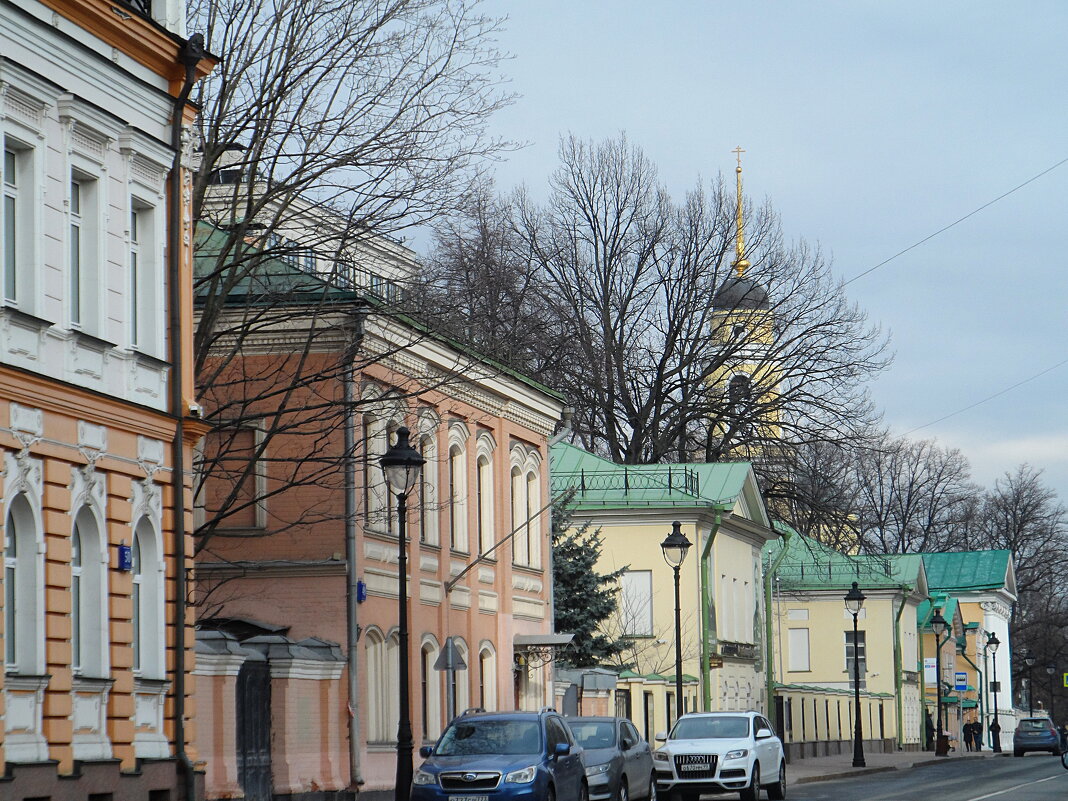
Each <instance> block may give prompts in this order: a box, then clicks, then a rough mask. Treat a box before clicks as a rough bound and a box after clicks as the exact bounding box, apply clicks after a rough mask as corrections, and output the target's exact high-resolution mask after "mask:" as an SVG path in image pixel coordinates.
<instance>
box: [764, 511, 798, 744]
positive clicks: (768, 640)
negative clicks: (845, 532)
mask: <svg viewBox="0 0 1068 801" xmlns="http://www.w3.org/2000/svg"><path fill="white" fill-rule="evenodd" d="M781 536H782V548H781V549H780V550H779V555H778V556H776V557H775V561H774V562H772V563H771V565H770V566H769V567H768V569H767V572H766V573H764V651H765V653H766V657H765V659H764V682H765V688H764V689H765V691H766V693H767V698H768V700H767V715H768V717H771V716H772V715H774V714H775V664H774V662H775V646H774V642H773V640H772V637H773V636H774V634H775V632H774V630H773V628H772V626H773V624H772V603H773V601H772V596H771V583H772V581H774V580H775V574H776V573H777V572H778V571H779V566H780V565H781V564H782V561H783V559H785V558H786V553H787V551H788V550H789V548H790V542H791V540H792V538H793V536H794V534H793V532H792V531H789V530H787V531H783V532H782V534H781ZM775 722H776V724H777V725H778V729H779V733H780V734H782V731H783V723H784V721H781V720H779V719H778V717H776V719H775Z"/></svg>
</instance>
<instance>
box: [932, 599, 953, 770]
mask: <svg viewBox="0 0 1068 801" xmlns="http://www.w3.org/2000/svg"><path fill="white" fill-rule="evenodd" d="M947 627H948V624H947V623H946V619H945V618H944V617H942V610H941V609H935V613H934V617H932V618H931V631H933V632H934V636H935V703H936V704H937V705H938V723H937V726H936V730H935V756H949V741H948V740H947V739H946V737H945V735H944V734H943V733H942V634H943V632H945V630H946V628H947Z"/></svg>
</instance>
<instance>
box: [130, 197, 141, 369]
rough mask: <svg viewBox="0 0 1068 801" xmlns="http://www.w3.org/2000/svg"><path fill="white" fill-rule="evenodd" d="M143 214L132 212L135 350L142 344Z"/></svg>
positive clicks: (136, 210)
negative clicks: (139, 228) (141, 236)
mask: <svg viewBox="0 0 1068 801" xmlns="http://www.w3.org/2000/svg"><path fill="white" fill-rule="evenodd" d="M141 214H142V212H141V211H140V210H139V209H131V210H130V345H132V346H133V347H135V348H136V347H137V346H138V345H139V344H141V319H140V315H139V307H140V305H141V275H140V273H139V270H140V268H141V265H140V264H139V261H140V258H141V240H140V234H139V232H138V227H139V223H140V221H141V220H140V217H141Z"/></svg>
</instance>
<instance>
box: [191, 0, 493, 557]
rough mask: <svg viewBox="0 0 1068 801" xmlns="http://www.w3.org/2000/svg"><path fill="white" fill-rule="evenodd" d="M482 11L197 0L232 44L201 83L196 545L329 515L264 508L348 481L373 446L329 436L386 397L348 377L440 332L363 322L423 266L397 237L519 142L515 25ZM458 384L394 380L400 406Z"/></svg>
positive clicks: (380, 312) (391, 1) (196, 188)
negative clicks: (497, 126) (508, 127)
mask: <svg viewBox="0 0 1068 801" xmlns="http://www.w3.org/2000/svg"><path fill="white" fill-rule="evenodd" d="M477 6H478V3H477V2H474V1H469V0H385V2H373V1H372V0H344V2H342V1H341V0H315V2H302V1H301V0H254V2H245V0H196V2H193V3H191V4H190V26H191V29H193V30H198V31H203V32H204V34H205V36H206V38H207V42H208V46H209V48H210V49H211V50H212V51H213V52H216V53H219V54H221V56H222V63H221V64H220V67H219V69H218V71H217V72H215V73H214V74H213V76H212V79H211V80H210V81H207V82H202V83H201V84H199V86H198V92H199V95H198V97H197V98H196V100H197V101H198V102H199V104H200V106H201V114H200V116H199V117H198V120H197V123H196V128H197V132H198V134H199V143H198V144H199V150H200V156H201V163H200V167H199V170H198V171H197V173H196V176H195V179H194V182H193V185H192V187H191V191H192V200H193V210H194V216H195V220H196V235H195V246H196V270H195V285H194V292H195V295H196V299H197V318H196V327H195V342H194V347H195V364H194V369H195V371H196V379H197V383H198V390H199V395H200V398H201V399H202V401H203V405H204V419H205V421H206V422H207V423H208V425H209V426H210V427H211V431H210V432H209V434H208V436H207V437H206V438H205V447H204V451H203V454H202V459H201V462H200V480H199V483H198V486H197V488H196V493H197V497H198V502H199V503H200V504H201V506H202V509H203V519H202V520H201V521H200V524H199V525H198V529H197V530H198V535H199V538H198V539H199V545H198V548H204V547H207V546H208V543H209V542H210V541H211V539H212V538H213V537H217V536H221V535H223V534H225V536H226V537H228V538H232V537H244V536H259V535H262V534H263V533H265V532H267V533H270V532H272V531H279V530H284V529H286V528H287V527H290V526H293V525H296V524H300V523H307V524H311V523H314V522H315V521H314V520H310V519H307V520H300V521H294V520H288V519H283V517H282V516H279V515H280V514H281V513H280V512H278V511H277V510H282V509H285V508H286V504H284V503H274V502H272V503H271V504H267V502H266V501H267V500H268V499H272V500H275V499H281V498H283V497H284V495H285V494H286V493H289V492H301V491H304V492H330V491H335V490H337V489H338V488H339V486H341V483H342V475H343V473H342V470H341V469H340V465H341V463H342V460H343V459H345V458H346V457H353V458H359V455H358V453H345V452H344V450H343V449H338V448H337V447H327V444H328V443H335V441H336V440H338V439H339V438H340V436H341V431H342V428H343V425H344V422H345V420H346V412H355V413H358V412H359V411H360V410H363V409H371V408H373V402H372V401H370V400H368V399H367V398H365V397H363V396H361V395H360V394H359V393H358V392H357V393H356V396H355V398H354V399H349V400H346V399H345V398H344V397H343V386H344V383H345V379H346V377H348V376H351V375H359V374H360V372H361V371H362V370H363V369H364V368H366V367H367V366H369V365H371V364H374V363H380V362H382V361H385V360H389V359H392V358H394V357H395V356H396V354H397V353H398V352H399V351H401V350H404V349H405V348H407V347H410V346H411V345H412V344H413V342H414V341H417V340H419V339H420V338H423V337H426V336H429V335H430V332H428V331H427V330H426V329H423V328H420V327H419V326H418V325H416V324H414V323H410V321H409V322H407V323H405V324H404V325H402V326H400V327H399V328H396V329H395V331H394V333H397V331H401V330H403V334H401V335H399V339H398V338H394V339H392V340H389V341H388V342H387V341H386V340H383V339H379V340H376V341H377V346H376V347H377V349H375V350H368V349H367V348H366V337H365V336H364V325H365V321H366V320H367V319H369V318H370V317H372V316H375V315H377V317H376V318H375V319H379V320H384V319H386V318H388V317H389V316H390V314H391V311H390V309H391V307H392V306H394V305H395V303H396V301H397V300H398V299H399V298H400V296H401V295H402V294H403V292H404V289H405V284H406V282H407V281H408V279H409V278H410V276H411V274H412V273H413V271H414V269H415V256H414V254H413V253H412V252H411V251H410V250H408V249H407V248H405V247H404V246H403V244H402V243H401V242H400V241H399V240H396V239H393V238H391V236H390V235H391V234H393V233H396V232H399V231H400V230H402V229H404V228H405V227H406V226H413V225H420V224H424V223H426V222H428V221H431V220H433V219H434V218H435V217H437V216H438V215H440V214H443V213H445V212H446V211H448V210H450V209H455V208H456V207H457V205H458V203H459V202H460V200H461V199H462V198H464V197H466V196H467V194H468V192H469V187H470V186H471V184H472V183H473V182H477V181H478V180H479V177H480V175H481V173H482V171H483V169H484V167H485V164H486V163H487V159H488V158H490V157H492V156H493V155H494V154H496V153H498V152H500V151H501V150H502V149H503V148H505V147H506V145H505V143H502V142H500V141H498V140H496V139H494V138H492V137H490V136H489V135H488V134H487V129H486V126H487V123H488V120H489V118H490V116H491V115H492V114H493V112H494V111H496V110H497V109H499V108H500V107H501V106H502V105H504V104H506V103H508V102H509V97H508V95H507V94H505V93H504V92H502V91H501V88H500V87H501V82H502V81H501V76H500V75H499V74H498V65H499V61H500V54H499V53H498V51H497V48H496V45H495V42H494V37H495V35H496V32H497V28H498V24H499V20H497V19H495V18H492V17H488V16H486V15H484V14H482V13H480V12H479V10H478V8H477ZM382 325H388V323H382ZM458 369H459V368H458ZM446 373H449V371H446ZM457 379H458V376H457V375H455V374H449V375H439V374H434V375H427V376H417V377H416V379H415V380H413V381H412V382H411V385H410V386H400V387H391V388H390V389H391V391H392V392H393V395H394V398H395V399H397V400H402V399H403V398H404V396H405V395H408V394H415V393H421V392H426V391H428V390H429V389H432V388H434V387H438V386H441V385H442V384H443V383H444V382H447V381H450V380H457ZM357 433H359V432H357ZM354 448H355V451H357V452H358V451H359V450H360V449H361V448H362V437H360V436H357V437H356V442H355V445H354ZM209 478H210V485H209V483H206V481H207V480H208V479H209ZM306 506H307V505H305V507H306Z"/></svg>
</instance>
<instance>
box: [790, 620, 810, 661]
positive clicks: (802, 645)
mask: <svg viewBox="0 0 1068 801" xmlns="http://www.w3.org/2000/svg"><path fill="white" fill-rule="evenodd" d="M786 636H787V643H788V645H789V649H790V663H789V666H788V667H787V669H788V670H798V671H809V670H811V669H812V668H811V666H810V661H809V645H808V629H789V630H788V634H787V635H786Z"/></svg>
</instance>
